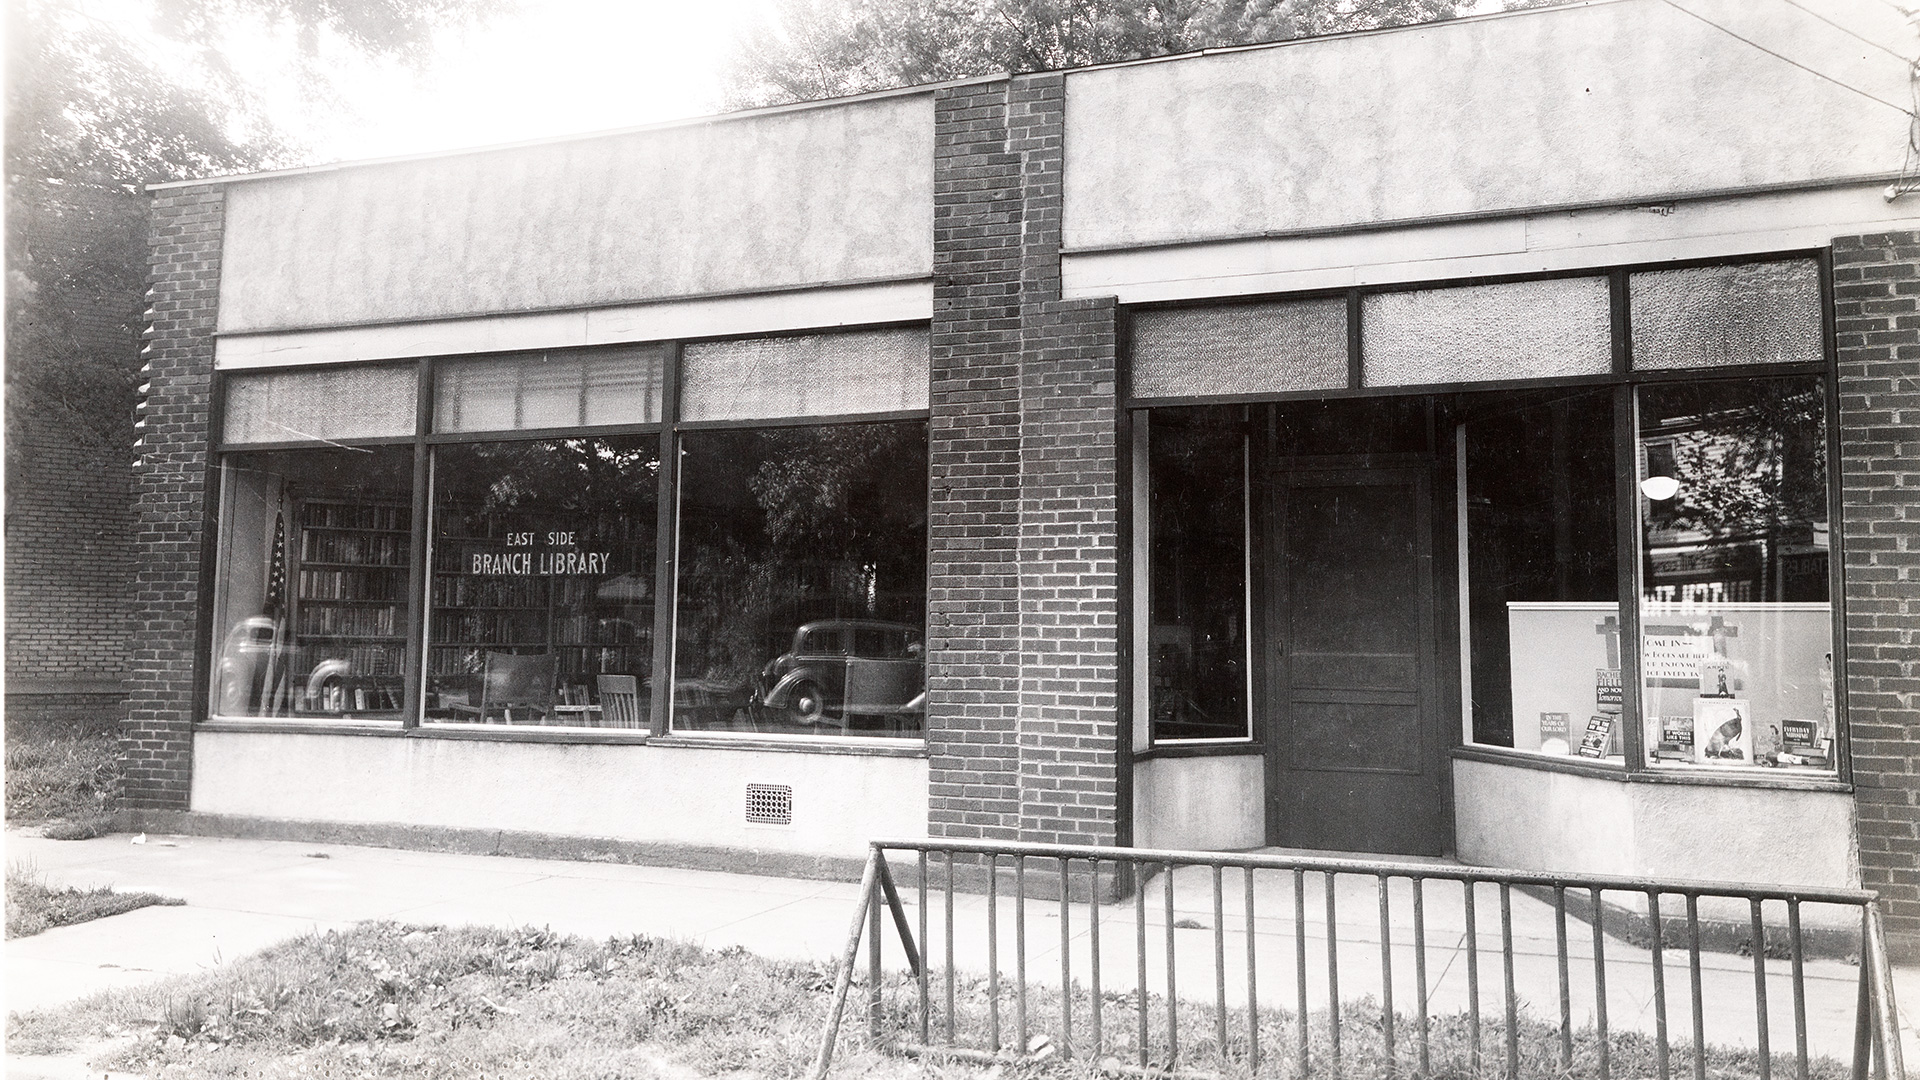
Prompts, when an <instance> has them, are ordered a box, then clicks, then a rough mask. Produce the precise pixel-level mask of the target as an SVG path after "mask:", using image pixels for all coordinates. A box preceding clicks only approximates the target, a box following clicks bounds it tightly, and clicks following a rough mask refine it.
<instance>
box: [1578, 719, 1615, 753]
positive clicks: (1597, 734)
mask: <svg viewBox="0 0 1920 1080" xmlns="http://www.w3.org/2000/svg"><path fill="white" fill-rule="evenodd" d="M1617 719H1619V717H1616V716H1611V715H1608V714H1606V713H1601V714H1599V715H1597V716H1590V717H1588V718H1587V733H1586V734H1585V735H1582V736H1581V737H1580V756H1581V757H1589V758H1598V757H1606V756H1607V755H1608V754H1610V753H1612V752H1613V726H1614V721H1615V720H1617Z"/></svg>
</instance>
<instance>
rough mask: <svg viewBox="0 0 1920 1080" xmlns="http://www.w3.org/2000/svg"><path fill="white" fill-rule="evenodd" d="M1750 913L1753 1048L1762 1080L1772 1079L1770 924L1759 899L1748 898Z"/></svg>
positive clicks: (1748, 910)
mask: <svg viewBox="0 0 1920 1080" xmlns="http://www.w3.org/2000/svg"><path fill="white" fill-rule="evenodd" d="M1747 912H1748V918H1749V920H1750V921H1751V922H1752V924H1753V1018H1754V1044H1753V1047H1754V1051H1755V1052H1756V1053H1758V1054H1759V1055H1760V1080H1771V1077H1772V1076H1773V1048H1772V1046H1770V1045H1769V1044H1768V1032H1767V927H1766V922H1765V920H1764V913H1763V912H1762V911H1761V909H1760V900H1759V899H1758V898H1751V899H1749V900H1748V901H1747Z"/></svg>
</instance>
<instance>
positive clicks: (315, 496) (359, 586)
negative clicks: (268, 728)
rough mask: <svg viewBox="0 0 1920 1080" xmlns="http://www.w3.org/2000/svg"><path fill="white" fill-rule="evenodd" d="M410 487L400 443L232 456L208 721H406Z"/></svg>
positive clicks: (408, 454)
mask: <svg viewBox="0 0 1920 1080" xmlns="http://www.w3.org/2000/svg"><path fill="white" fill-rule="evenodd" d="M412 489H413V451H412V449H411V448H406V447H377V448H370V449H362V448H342V449H331V450H288V451H281V452H277V453H249V454H229V455H227V456H226V458H225V460H224V461H223V463H222V470H221V504H222V505H221V514H220V570H219V577H218V586H217V598H216V610H215V615H214V627H215V633H216V634H217V637H216V638H215V641H214V671H213V686H212V708H211V712H212V713H213V715H215V716H222V717H332V718H339V719H365V718H382V719H392V718H397V717H398V716H399V715H400V708H401V704H402V697H403V692H402V691H403V684H402V677H401V673H402V671H403V669H404V668H403V665H404V663H405V658H406V644H405V634H406V630H407V627H406V611H407V597H408V595H409V592H410V590H409V588H408V584H407V582H408V576H407V564H408V554H409V536H410V526H411V516H410V509H409V508H410V503H411V497H412Z"/></svg>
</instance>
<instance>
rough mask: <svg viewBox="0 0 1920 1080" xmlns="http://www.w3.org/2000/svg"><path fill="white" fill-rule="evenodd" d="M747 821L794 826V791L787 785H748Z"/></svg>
mask: <svg viewBox="0 0 1920 1080" xmlns="http://www.w3.org/2000/svg"><path fill="white" fill-rule="evenodd" d="M747 820H748V821H750V822H757V823H759V824H762V825H791V824H793V789H792V788H790V787H788V786H786V785H785V784H748V785H747Z"/></svg>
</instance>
